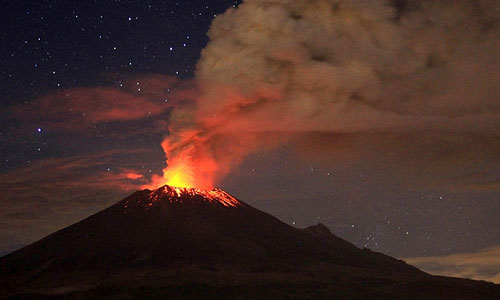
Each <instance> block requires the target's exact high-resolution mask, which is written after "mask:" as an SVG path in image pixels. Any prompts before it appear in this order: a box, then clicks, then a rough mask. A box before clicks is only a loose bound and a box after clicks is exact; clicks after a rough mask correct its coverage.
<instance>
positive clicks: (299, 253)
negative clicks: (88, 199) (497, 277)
mask: <svg viewBox="0 0 500 300" xmlns="http://www.w3.org/2000/svg"><path fill="white" fill-rule="evenodd" d="M0 295H1V297H3V298H12V299H20V298H21V299H22V298H37V299H38V298H61V297H62V298H74V299H88V298H123V299H135V298H158V299H184V298H187V299H280V298H281V299H500V286H499V285H495V284H492V283H487V282H480V281H473V280H467V279H457V278H447V277H439V276H431V275H429V274H426V273H424V272H422V271H420V270H418V269H416V268H415V267H412V266H410V265H408V264H406V263H404V262H403V261H400V260H397V259H394V258H391V257H389V256H386V255H383V254H381V253H376V252H372V251H370V250H367V249H363V250H362V249H359V248H357V247H355V246H354V245H352V244H350V243H348V242H346V241H344V240H342V239H340V238H338V237H336V236H335V235H333V234H332V233H331V232H330V231H329V230H328V228H326V227H325V226H323V225H322V224H318V225H316V226H312V227H309V228H306V229H296V228H294V227H291V226H289V225H287V224H285V223H283V222H281V221H279V220H278V219H276V218H274V217H272V216H271V215H269V214H266V213H264V212H262V211H259V210H257V209H255V208H253V207H251V206H249V205H247V204H245V203H244V202H242V201H239V200H237V199H236V198H234V197H233V196H231V195H229V194H228V193H226V192H225V191H223V190H220V189H213V190H211V191H207V190H199V189H193V188H177V187H171V186H163V187H161V188H159V189H157V190H152V191H151V190H142V191H137V192H135V193H134V194H132V195H130V196H129V197H127V198H125V199H123V200H122V201H120V202H118V203H116V204H115V205H113V206H111V207H109V208H107V209H105V210H103V211H101V212H99V213H97V214H95V215H92V216H90V217H88V218H87V219H85V220H83V221H81V222H78V223H76V224H74V225H71V226H69V227H66V228H64V229H62V230H60V231H57V232H55V233H53V234H51V235H49V236H47V237H45V238H44V239H42V240H40V241H38V242H35V243H33V244H31V245H29V246H27V247H24V248H22V249H20V250H18V251H16V252H14V253H11V254H9V255H7V256H4V257H2V258H0Z"/></svg>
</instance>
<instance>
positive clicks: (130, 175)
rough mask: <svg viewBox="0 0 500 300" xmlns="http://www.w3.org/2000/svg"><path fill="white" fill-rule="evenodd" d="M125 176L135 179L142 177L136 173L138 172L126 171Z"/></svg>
mask: <svg viewBox="0 0 500 300" xmlns="http://www.w3.org/2000/svg"><path fill="white" fill-rule="evenodd" d="M125 177H127V179H132V180H136V179H139V178H142V177H143V176H142V175H141V174H138V173H133V172H128V173H126V174H125Z"/></svg>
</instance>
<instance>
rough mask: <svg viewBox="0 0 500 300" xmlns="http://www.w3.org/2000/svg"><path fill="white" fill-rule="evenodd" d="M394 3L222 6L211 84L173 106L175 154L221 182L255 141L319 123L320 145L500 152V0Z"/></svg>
mask: <svg viewBox="0 0 500 300" xmlns="http://www.w3.org/2000/svg"><path fill="white" fill-rule="evenodd" d="M394 3H395V2H391V1H363V0H358V1H356V0H353V1H333V0H293V1H292V0H266V1H264V0H247V1H245V2H244V3H243V4H241V5H240V6H239V7H238V8H237V9H234V8H233V9H230V10H228V11H227V12H226V13H224V14H223V15H220V16H218V17H217V18H216V19H215V20H214V22H213V24H212V26H211V29H210V32H209V37H210V42H209V44H208V46H207V47H206V48H205V49H204V50H203V52H202V56H201V60H200V61H199V63H198V65H197V70H196V79H197V81H198V83H199V85H200V89H201V92H202V93H201V94H202V96H201V97H200V98H199V99H198V101H197V104H196V106H194V107H193V106H189V107H184V108H180V109H178V110H177V111H176V112H175V113H174V114H173V116H172V120H171V121H172V124H171V128H170V131H171V135H170V136H169V137H167V139H166V140H165V142H164V144H163V146H164V149H165V151H166V152H167V157H168V159H169V161H168V163H169V164H170V165H172V164H176V159H177V158H178V157H180V156H182V160H184V161H185V159H186V157H189V159H191V160H192V162H193V165H195V166H196V168H197V170H198V171H200V172H201V173H203V174H204V176H206V177H209V178H212V179H211V180H209V181H211V182H210V183H209V184H212V183H213V181H214V180H215V181H217V180H218V179H220V178H221V176H223V175H225V174H226V173H227V172H228V171H229V170H230V169H231V168H233V167H234V166H235V165H237V164H238V162H240V161H241V160H242V159H243V158H244V157H245V156H246V155H247V154H248V153H250V152H252V151H259V150H261V149H262V148H263V147H273V146H275V145H278V144H281V143H283V142H285V141H289V140H290V138H296V137H297V136H300V137H301V138H302V139H304V138H305V139H306V140H307V139H308V138H309V137H310V136H309V135H310V134H314V136H313V137H314V138H317V137H318V133H320V135H324V137H323V138H322V139H321V142H318V143H316V146H317V147H322V146H325V145H330V144H331V143H332V142H333V141H334V140H335V139H336V136H338V135H339V134H345V135H351V136H352V137H355V138H354V140H355V142H352V143H351V144H352V148H356V146H357V145H359V143H358V142H356V141H357V140H364V139H363V138H362V136H363V135H365V136H366V135H369V136H370V139H375V140H377V141H378V139H377V138H374V136H379V135H380V136H383V139H382V140H383V143H382V144H384V145H385V146H382V148H384V147H386V148H387V149H390V148H392V147H393V146H401V145H400V144H401V141H400V140H398V138H397V137H401V136H418V139H416V140H418V142H417V146H415V145H412V150H411V152H413V153H416V152H419V151H420V150H421V148H422V149H427V150H425V151H430V152H433V151H434V152H436V151H438V152H439V153H440V155H441V154H442V148H443V146H440V147H439V148H438V149H434V150H432V149H431V150H429V149H430V148H432V146H429V145H432V144H435V143H444V144H446V145H447V146H446V147H444V148H450V149H447V150H446V151H447V152H449V153H455V152H456V151H458V150H457V149H459V148H461V147H463V146H464V145H463V143H462V144H461V142H458V141H460V140H463V136H467V137H468V138H467V141H471V139H472V141H471V142H470V143H468V144H467V146H471V147H472V148H477V149H476V150H477V151H476V152H480V153H482V154H484V153H487V156H488V158H495V159H497V158H498V154H497V153H498V152H497V150H498V149H500V147H499V145H498V142H495V140H498V135H500V101H499V98H498V95H500V85H499V84H498V83H499V82H500V61H499V56H498V49H500V30H499V25H500V22H499V16H500V3H499V2H498V1H494V0H491V1H490V0H481V1H472V0H470V1H468V0H461V1H419V2H417V1H407V2H404V1H398V2H397V3H398V4H397V5H396V4H394ZM360 136H361V138H360ZM427 136H429V138H426V137H427ZM471 136H472V138H470V137H471ZM474 136H480V137H481V142H480V143H479V144H478V143H476V142H475V140H474ZM395 137H396V138H395ZM455 137H456V138H455ZM394 139H395V140H397V141H396V142H394V141H393V140H394ZM364 141H365V142H363V143H368V144H373V143H371V142H366V140H364ZM375 144H376V143H375ZM428 146H429V147H428ZM403 147H404V145H403ZM368 148H369V147H368ZM326 149H329V147H326ZM384 149H385V148H384ZM419 149H420V150H419ZM468 151H472V152H474V149H473V150H471V149H468ZM476 152H474V153H476ZM476 154H477V153H476ZM397 155H399V154H397ZM469 155H471V156H474V155H475V154H467V155H466V156H467V157H468V156H469ZM403 156H404V155H403ZM417 156H418V155H417ZM438 156H439V155H438ZM456 156H459V157H460V156H461V155H456ZM462 158H463V157H462ZM179 159H180V158H179ZM179 159H177V160H179ZM403 160H404V159H403ZM207 161H208V162H209V163H208V164H206V162H207ZM202 162H205V164H204V163H202ZM205 165H206V166H207V167H203V166H205Z"/></svg>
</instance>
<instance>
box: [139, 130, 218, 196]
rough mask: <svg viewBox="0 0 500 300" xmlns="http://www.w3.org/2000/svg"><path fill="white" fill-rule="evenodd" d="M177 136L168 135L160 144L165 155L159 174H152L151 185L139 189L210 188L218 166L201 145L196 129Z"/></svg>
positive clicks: (201, 139) (201, 141)
mask: <svg viewBox="0 0 500 300" xmlns="http://www.w3.org/2000/svg"><path fill="white" fill-rule="evenodd" d="M177 137H179V140H176V139H175V138H172V137H171V136H169V137H167V138H166V139H165V140H164V141H163V143H162V148H163V150H164V151H165V153H166V154H167V157H168V159H167V167H166V168H164V169H163V176H158V175H153V177H152V182H151V184H149V185H146V186H143V188H145V189H156V188H159V187H162V186H164V185H169V186H174V187H181V188H198V189H202V190H211V189H212V188H213V187H214V181H215V174H216V172H217V171H218V170H219V167H218V165H217V163H216V162H215V160H214V159H213V157H212V156H211V155H210V153H209V151H207V150H206V148H205V147H204V144H203V142H204V140H203V138H200V137H199V135H198V132H197V131H184V132H181V133H179V134H178V136H177Z"/></svg>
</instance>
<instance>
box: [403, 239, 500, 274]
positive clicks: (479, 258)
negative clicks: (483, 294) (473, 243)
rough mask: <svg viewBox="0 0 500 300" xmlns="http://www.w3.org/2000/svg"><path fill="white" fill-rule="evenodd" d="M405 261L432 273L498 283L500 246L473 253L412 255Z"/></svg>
mask: <svg viewBox="0 0 500 300" xmlns="http://www.w3.org/2000/svg"><path fill="white" fill-rule="evenodd" d="M405 261H406V262H407V263H409V264H411V265H414V266H416V267H418V268H420V269H422V270H424V271H425V272H428V273H431V274H434V275H444V276H452V277H463V278H472V279H477V280H486V281H491V282H495V283H500V246H496V247H491V248H486V249H482V250H480V251H478V252H473V253H456V254H451V255H447V256H431V257H412V258H406V259H405Z"/></svg>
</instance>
